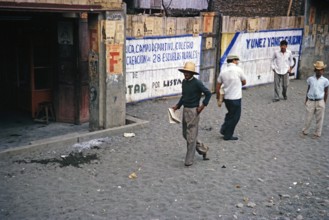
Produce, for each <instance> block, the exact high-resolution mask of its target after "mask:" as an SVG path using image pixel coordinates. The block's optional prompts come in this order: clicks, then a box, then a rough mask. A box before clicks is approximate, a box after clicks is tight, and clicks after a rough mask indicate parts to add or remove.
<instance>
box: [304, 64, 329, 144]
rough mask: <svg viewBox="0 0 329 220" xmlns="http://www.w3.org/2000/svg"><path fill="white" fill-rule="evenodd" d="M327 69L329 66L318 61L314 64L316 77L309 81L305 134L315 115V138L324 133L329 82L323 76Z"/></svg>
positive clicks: (310, 78)
mask: <svg viewBox="0 0 329 220" xmlns="http://www.w3.org/2000/svg"><path fill="white" fill-rule="evenodd" d="M326 67H327V65H325V64H324V63H323V61H316V63H315V64H314V72H315V75H313V76H310V77H309V78H308V79H307V84H308V88H307V94H306V99H305V106H306V119H305V125H304V128H303V134H304V135H307V134H308V129H309V128H310V125H311V122H312V118H313V115H315V120H316V129H315V132H314V135H313V138H318V137H320V136H321V132H322V126H323V119H324V112H325V107H326V102H327V98H328V87H329V80H328V79H327V78H325V77H323V76H322V75H323V73H324V69H325V68H326Z"/></svg>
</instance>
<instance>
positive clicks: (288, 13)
mask: <svg viewBox="0 0 329 220" xmlns="http://www.w3.org/2000/svg"><path fill="white" fill-rule="evenodd" d="M292 1H293V0H290V2H289V7H288V12H287V16H289V15H290V10H291V5H292Z"/></svg>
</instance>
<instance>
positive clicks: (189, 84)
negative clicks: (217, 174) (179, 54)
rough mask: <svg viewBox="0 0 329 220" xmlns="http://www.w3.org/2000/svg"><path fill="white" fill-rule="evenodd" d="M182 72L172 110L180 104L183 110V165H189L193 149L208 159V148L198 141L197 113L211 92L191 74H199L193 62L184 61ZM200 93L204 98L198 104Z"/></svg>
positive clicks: (200, 110) (205, 104) (207, 100)
mask: <svg viewBox="0 0 329 220" xmlns="http://www.w3.org/2000/svg"><path fill="white" fill-rule="evenodd" d="M179 71H180V72H182V73H184V78H185V79H184V80H183V82H182V97H181V98H180V100H179V102H178V103H177V104H176V105H175V106H174V107H172V108H173V109H174V111H176V110H177V109H179V108H180V107H181V106H182V105H183V106H184V110H183V122H182V124H183V137H184V138H185V140H186V142H187V153H186V157H185V166H191V165H192V164H193V161H194V155H195V151H197V152H198V153H199V154H201V155H203V159H204V160H208V158H207V152H208V150H209V148H208V147H207V146H205V145H204V144H203V143H201V142H199V141H198V127H199V118H200V117H199V115H200V113H201V112H202V111H203V109H204V108H205V106H207V105H208V103H209V100H210V98H211V92H210V91H209V89H207V88H206V87H205V86H204V85H203V83H202V82H201V81H200V80H198V79H197V78H195V77H194V76H193V75H199V73H197V72H196V71H195V64H194V63H193V62H186V63H185V65H184V68H183V69H179ZM202 93H203V94H204V95H205V98H204V99H203V101H202V104H201V105H200V99H201V95H202Z"/></svg>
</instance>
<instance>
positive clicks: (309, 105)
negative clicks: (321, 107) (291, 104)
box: [303, 101, 315, 135]
mask: <svg viewBox="0 0 329 220" xmlns="http://www.w3.org/2000/svg"><path fill="white" fill-rule="evenodd" d="M305 108H306V113H305V123H304V128H303V134H305V135H306V134H308V129H309V128H310V126H311V122H312V119H313V115H314V111H315V102H313V101H307V102H306V104H305Z"/></svg>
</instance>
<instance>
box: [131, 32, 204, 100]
mask: <svg viewBox="0 0 329 220" xmlns="http://www.w3.org/2000/svg"><path fill="white" fill-rule="evenodd" d="M200 54H201V36H197V37H194V36H192V35H184V36H175V37H159V38H143V39H135V38H133V39H129V38H128V39H127V40H126V73H127V75H126V100H127V102H136V101H140V100H146V99H151V98H156V97H162V96H170V95H177V94H180V93H181V83H182V80H183V78H184V76H183V74H182V73H181V72H179V71H178V69H179V68H182V67H183V66H184V64H185V63H186V62H187V61H192V62H194V63H195V64H196V67H197V71H199V66H200Z"/></svg>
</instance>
